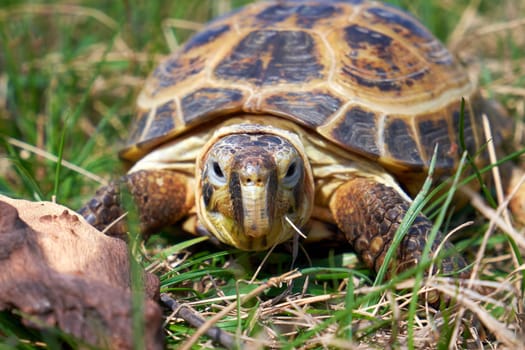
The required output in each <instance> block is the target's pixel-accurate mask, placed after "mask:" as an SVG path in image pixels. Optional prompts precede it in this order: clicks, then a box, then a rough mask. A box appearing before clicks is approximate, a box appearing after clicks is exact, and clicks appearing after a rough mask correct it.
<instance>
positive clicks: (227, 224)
mask: <svg viewBox="0 0 525 350" xmlns="http://www.w3.org/2000/svg"><path fill="white" fill-rule="evenodd" d="M298 148H301V149H298ZM205 152H206V153H205V154H203V157H202V158H201V164H200V166H199V165H198V166H197V168H199V167H200V168H201V169H199V170H198V171H200V178H199V177H197V180H198V181H199V182H200V183H199V187H200V191H201V192H200V193H201V195H200V198H199V199H198V205H197V211H198V215H199V219H200V222H201V223H203V224H204V226H206V228H207V229H208V230H209V231H210V232H211V233H212V234H213V235H215V236H216V237H217V239H219V240H220V241H221V242H223V243H227V244H230V245H232V246H234V247H237V248H240V249H244V250H265V249H268V248H270V247H271V246H273V245H274V244H277V243H281V242H283V241H285V240H288V239H289V238H290V237H291V236H292V234H293V230H294V229H293V227H292V225H291V224H290V222H289V221H291V222H292V223H293V224H294V225H296V226H297V227H301V226H303V225H304V224H305V223H306V222H307V221H308V219H309V216H310V213H311V210H312V205H313V203H312V201H313V179H312V175H311V169H310V164H309V162H308V159H307V158H306V155H305V153H304V151H303V150H302V146H300V145H298V147H296V146H294V144H293V143H292V142H290V140H289V139H287V137H285V136H282V135H275V134H268V133H254V134H250V133H238V134H229V135H224V136H222V137H220V138H218V139H216V140H214V142H213V144H212V145H211V146H210V147H209V148H208V149H207V151H205Z"/></svg>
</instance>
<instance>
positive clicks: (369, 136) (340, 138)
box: [321, 106, 381, 159]
mask: <svg viewBox="0 0 525 350" xmlns="http://www.w3.org/2000/svg"><path fill="white" fill-rule="evenodd" d="M380 118H381V117H380V116H379V115H378V114H377V113H375V112H373V111H369V110H365V109H364V107H361V106H351V107H350V108H349V109H348V110H347V111H346V113H345V114H344V116H342V117H341V118H338V120H336V121H335V123H334V124H333V125H330V126H329V127H328V128H326V129H321V130H322V131H321V133H323V134H325V133H326V134H327V136H328V137H329V138H330V139H333V140H334V141H336V142H337V143H338V144H340V145H352V147H353V148H354V149H355V151H356V152H358V153H360V154H363V155H366V156H367V157H369V158H372V159H374V158H377V157H378V156H379V155H380V154H381V150H380V148H379V145H378V138H377V129H378V123H379V122H380V121H379V120H380Z"/></svg>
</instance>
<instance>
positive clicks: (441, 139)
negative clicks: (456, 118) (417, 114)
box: [417, 115, 458, 169]
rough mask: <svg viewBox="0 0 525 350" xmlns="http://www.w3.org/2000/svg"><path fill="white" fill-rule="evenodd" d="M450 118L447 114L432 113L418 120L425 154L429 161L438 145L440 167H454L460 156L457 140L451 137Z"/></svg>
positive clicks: (437, 155)
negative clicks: (428, 116)
mask: <svg viewBox="0 0 525 350" xmlns="http://www.w3.org/2000/svg"><path fill="white" fill-rule="evenodd" d="M450 119H451V118H447V116H442V115H433V116H432V115H431V116H430V118H425V119H423V118H420V119H418V121H417V131H418V135H420V144H421V146H422V147H421V148H422V151H423V155H424V157H425V158H426V160H427V162H428V161H430V159H432V156H433V154H434V149H435V147H436V146H437V147H438V149H437V154H436V167H437V168H439V169H452V168H453V167H454V165H455V161H456V159H457V157H458V152H457V147H456V143H455V140H451V139H450V130H449V120H450Z"/></svg>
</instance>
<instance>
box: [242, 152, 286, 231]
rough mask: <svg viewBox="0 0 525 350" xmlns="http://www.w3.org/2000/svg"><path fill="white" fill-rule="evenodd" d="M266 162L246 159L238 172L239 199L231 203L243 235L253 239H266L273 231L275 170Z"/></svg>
mask: <svg viewBox="0 0 525 350" xmlns="http://www.w3.org/2000/svg"><path fill="white" fill-rule="evenodd" d="M267 163H268V162H267V161H264V160H261V159H260V158H256V159H253V158H252V159H250V158H248V159H246V160H245V162H244V164H243V166H242V167H241V169H240V171H239V173H238V179H239V187H238V188H239V189H240V196H237V198H239V199H238V200H237V201H235V200H234V211H235V213H236V220H237V222H238V223H239V225H240V226H241V227H242V230H243V232H244V234H245V235H246V236H249V237H253V238H260V237H263V236H267V235H268V234H269V233H270V232H271V231H272V229H273V221H274V220H273V208H274V203H275V200H276V193H277V171H276V169H275V167H272V166H271V165H270V166H268V165H269V164H267ZM233 178H235V176H234V177H233ZM234 198H235V197H234ZM236 202H237V203H236Z"/></svg>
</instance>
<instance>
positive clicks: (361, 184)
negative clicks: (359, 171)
mask: <svg viewBox="0 0 525 350" xmlns="http://www.w3.org/2000/svg"><path fill="white" fill-rule="evenodd" d="M409 206H410V204H409V203H408V202H407V201H406V200H405V199H403V198H402V196H401V195H400V194H399V193H397V192H396V191H395V190H394V189H392V188H390V187H388V186H385V185H383V184H381V183H378V182H375V181H374V180H372V179H366V178H354V179H352V180H349V181H348V182H347V183H345V184H344V185H342V186H340V187H339V188H338V189H337V190H336V191H335V193H334V195H333V196H332V198H331V200H330V209H331V211H332V214H333V216H334V218H335V221H336V223H337V225H338V227H339V229H340V230H342V231H343V233H344V234H345V236H346V239H347V240H348V241H349V242H350V243H351V244H352V245H353V247H354V249H355V251H356V252H357V253H358V254H359V255H360V257H361V258H362V260H363V261H364V262H365V263H366V265H367V266H368V267H369V268H371V269H374V270H375V271H376V272H377V271H379V268H380V267H381V265H382V264H383V262H384V259H385V255H386V252H387V251H388V248H389V247H390V244H391V243H392V240H393V238H394V235H395V233H396V230H397V228H398V227H399V224H400V223H401V221H402V220H403V217H404V216H405V213H406V212H407V210H408V208H409ZM431 230H432V222H431V221H430V220H429V219H428V218H427V217H425V216H424V215H422V214H419V215H418V216H417V218H416V219H415V221H414V223H413V224H412V226H411V227H410V229H409V230H408V232H407V234H406V236H405V237H404V238H403V240H402V241H401V244H400V245H399V247H398V250H397V255H396V258H395V259H393V260H394V261H393V262H391V266H390V267H389V272H390V273H392V272H400V271H403V270H406V269H407V268H410V267H413V266H415V265H416V264H418V263H419V262H420V261H421V255H422V253H423V249H424V247H425V245H426V243H427V238H428V236H429V234H430V231H431ZM442 241H443V235H442V234H441V233H438V235H437V237H436V240H435V241H434V243H433V244H432V248H431V251H430V254H431V255H434V254H435V252H436V250H437V249H438V246H439V245H440V244H441V243H442ZM442 249H444V250H445V251H446V252H447V253H448V254H450V252H451V251H453V249H454V247H453V245H452V244H451V243H449V242H448V241H446V242H445V243H444V246H443V248H442ZM441 264H442V272H444V273H447V274H449V273H457V272H458V271H460V270H463V269H464V268H465V267H466V262H465V260H464V259H463V257H462V256H461V255H459V254H457V253H454V254H452V255H448V256H447V257H445V258H444V259H443V260H442V262H441Z"/></svg>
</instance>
